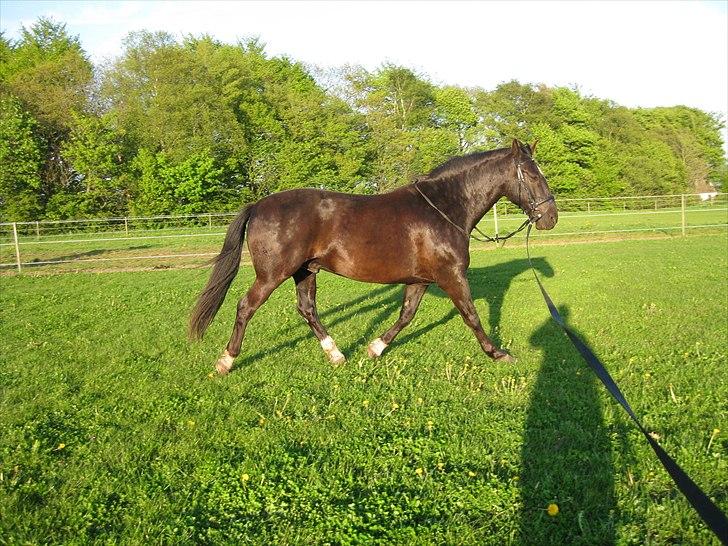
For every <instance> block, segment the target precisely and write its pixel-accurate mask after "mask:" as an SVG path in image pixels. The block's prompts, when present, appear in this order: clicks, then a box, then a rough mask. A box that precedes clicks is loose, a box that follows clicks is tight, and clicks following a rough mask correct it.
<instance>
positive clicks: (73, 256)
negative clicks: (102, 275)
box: [26, 245, 152, 265]
mask: <svg viewBox="0 0 728 546" xmlns="http://www.w3.org/2000/svg"><path fill="white" fill-rule="evenodd" d="M151 247H152V245H136V246H129V247H126V248H124V249H123V250H143V249H146V248H151ZM118 250H119V249H109V248H101V249H96V250H88V251H86V252H75V253H73V254H65V255H63V256H54V257H52V258H49V259H48V260H43V259H41V258H33V259H32V260H30V261H29V262H28V263H27V264H26V265H34V264H35V263H36V262H46V263H43V264H38V265H52V264H54V263H56V262H64V261H73V260H80V259H82V258H90V257H92V256H99V255H101V254H107V253H109V252H116V251H118Z"/></svg>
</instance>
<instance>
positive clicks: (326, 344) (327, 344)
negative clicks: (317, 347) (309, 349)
mask: <svg viewBox="0 0 728 546" xmlns="http://www.w3.org/2000/svg"><path fill="white" fill-rule="evenodd" d="M334 347H336V343H334V340H333V339H332V338H331V336H326V337H325V338H323V339H322V340H321V348H322V349H323V350H324V351H325V352H327V353H328V352H331V350H332V349H333V348H334Z"/></svg>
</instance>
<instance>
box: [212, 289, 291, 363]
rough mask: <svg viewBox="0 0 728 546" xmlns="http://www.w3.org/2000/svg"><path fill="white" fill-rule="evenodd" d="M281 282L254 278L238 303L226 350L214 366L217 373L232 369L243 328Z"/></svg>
mask: <svg viewBox="0 0 728 546" xmlns="http://www.w3.org/2000/svg"><path fill="white" fill-rule="evenodd" d="M282 282H283V279H281V280H278V279H275V280H270V279H268V280H261V279H260V278H256V279H255V282H254V283H253V286H251V287H250V289H249V290H248V293H247V294H246V295H245V297H244V298H242V299H241V300H240V301H239V302H238V310H237V314H236V316H235V325H234V326H233V333H232V335H231V336H230V341H229V342H228V344H227V348H226V349H225V351H223V353H222V356H221V357H220V358H219V359H218V361H217V364H215V369H216V370H217V371H218V373H220V374H223V375H224V374H226V373H228V372H229V371H230V368H232V367H233V360H235V357H236V356H238V355H239V354H240V347H241V345H242V343H243V336H244V335H245V328H246V326H247V325H248V321H249V320H250V319H251V317H252V316H253V314H254V313H255V312H256V311H257V310H258V308H259V307H260V306H261V305H263V303H265V301H266V300H267V299H268V297H269V296H270V295H271V294H272V293H273V290H275V289H276V288H278V287H279V286H280V284H281V283H282Z"/></svg>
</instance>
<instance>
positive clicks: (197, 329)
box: [188, 205, 253, 339]
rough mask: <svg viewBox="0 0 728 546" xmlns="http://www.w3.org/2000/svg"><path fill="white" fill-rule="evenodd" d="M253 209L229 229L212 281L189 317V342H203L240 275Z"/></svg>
mask: <svg viewBox="0 0 728 546" xmlns="http://www.w3.org/2000/svg"><path fill="white" fill-rule="evenodd" d="M252 207H253V205H246V206H245V208H243V210H241V211H240V213H239V214H238V215H237V216H236V217H235V219H234V220H233V221H232V223H231V224H230V226H229V227H228V230H227V234H226V235H225V242H224V243H223V245H222V250H221V251H220V254H218V255H217V257H215V259H214V260H213V262H214V264H215V266H214V267H213V268H212V274H211V275H210V279H209V280H208V281H207V284H206V285H205V288H204V290H203V291H202V294H200V297H199V298H197V304H196V305H195V308H194V310H193V311H192V315H191V316H190V323H189V328H188V334H189V337H190V339H202V336H203V335H204V334H205V330H207V327H208V326H210V323H211V322H212V319H213V318H215V315H216V314H217V311H218V310H219V309H220V306H221V305H222V302H223V300H224V299H225V295H226V294H227V291H228V289H229V288H230V285H231V284H232V282H233V279H234V278H235V275H237V273H238V269H239V268H240V258H241V253H242V251H243V239H244V238H245V226H246V225H247V223H248V219H249V218H250V212H251V209H252Z"/></svg>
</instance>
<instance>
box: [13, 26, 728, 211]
mask: <svg viewBox="0 0 728 546" xmlns="http://www.w3.org/2000/svg"><path fill="white" fill-rule="evenodd" d="M722 127H723V120H722V119H720V118H719V117H718V116H717V115H713V114H709V113H706V112H703V111H701V110H698V109H695V108H689V107H685V106H675V107H669V108H649V109H647V108H636V109H634V108H625V107H623V106H620V105H618V104H615V103H614V102H612V101H609V100H602V99H598V98H594V97H589V96H583V95H582V94H581V93H580V92H579V90H578V89H574V88H567V87H547V86H545V85H531V84H524V83H520V82H517V81H510V82H507V83H503V84H501V85H499V86H497V87H496V88H495V89H493V90H485V89H480V88H462V87H455V86H441V85H436V84H434V83H432V82H431V81H429V79H428V78H427V77H426V76H424V75H422V74H418V73H417V72H415V71H413V70H411V69H409V68H407V67H402V66H396V65H392V64H385V65H382V66H381V67H380V68H378V69H376V70H374V71H368V70H365V69H363V68H360V67H343V68H340V69H335V70H334V69H332V70H328V71H325V72H324V71H320V70H318V69H316V68H315V67H307V66H305V65H303V64H302V63H300V62H296V61H295V60H293V59H290V58H287V57H270V56H268V55H267V54H266V52H265V48H264V47H263V46H262V45H261V44H260V43H259V42H258V41H257V40H245V41H241V42H239V43H237V44H234V45H232V44H226V43H222V42H220V41H217V40H215V39H214V38H212V37H210V36H187V37H184V38H179V39H178V38H175V37H173V36H172V35H170V34H168V33H164V32H148V31H140V32H134V33H131V34H130V35H129V36H128V37H127V38H126V40H125V42H124V50H123V53H122V54H121V55H120V56H119V57H118V58H116V59H114V60H111V61H108V62H106V63H103V64H100V65H97V66H94V65H93V64H92V63H91V61H90V60H89V56H88V55H87V53H86V52H85V51H84V50H83V48H82V47H81V44H80V41H79V39H78V37H74V36H70V35H69V34H68V32H67V31H66V26H65V25H64V24H62V23H58V22H56V21H53V20H51V19H45V18H40V19H38V20H37V21H36V22H35V23H34V24H33V25H31V26H30V28H23V29H22V32H21V36H20V38H19V39H18V40H15V41H11V40H8V39H7V38H5V36H4V35H1V34H0V221H21V220H35V219H42V218H52V219H64V218H74V217H90V216H119V215H122V216H123V215H156V214H180V213H183V214H184V213H197V212H207V211H227V210H235V209H237V208H239V207H240V205H241V204H242V203H244V202H249V201H252V200H256V199H259V198H261V197H263V196H265V195H268V194H270V193H272V192H276V191H280V190H285V189H290V188H297V187H304V186H314V187H321V188H327V189H331V190H336V191H347V192H357V193H376V192H383V191H387V190H389V189H391V188H394V187H396V186H399V185H402V184H405V183H408V182H410V181H411V180H412V179H413V177H415V176H417V175H420V174H423V173H426V172H428V171H429V170H431V169H432V168H434V167H435V166H437V165H439V164H440V163H442V162H443V161H445V160H446V159H447V158H449V157H451V156H453V155H460V154H465V153H469V152H474V151H478V150H484V149H492V148H497V147H501V146H504V145H508V143H510V141H511V139H512V138H519V139H522V140H525V141H532V140H535V139H538V140H539V145H538V151H537V159H538V160H539V164H540V165H541V167H542V170H543V171H544V173H545V174H546V176H547V177H548V178H549V181H550V184H551V187H552V189H553V191H554V193H555V194H556V195H557V196H559V197H577V196H623V195H639V194H667V193H682V192H694V191H696V190H699V191H705V188H707V187H709V186H708V184H709V183H711V184H713V185H715V186H718V187H719V186H721V185H722V184H723V183H724V182H726V180H727V179H728V168H727V167H726V158H725V155H724V153H723V149H722V144H723V143H722V139H721V133H720V131H721V129H722Z"/></svg>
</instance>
